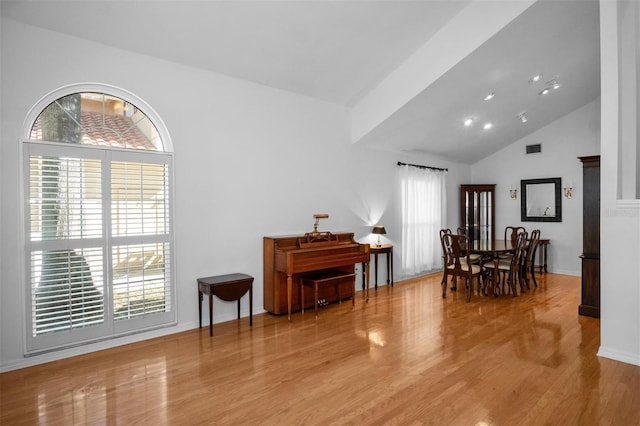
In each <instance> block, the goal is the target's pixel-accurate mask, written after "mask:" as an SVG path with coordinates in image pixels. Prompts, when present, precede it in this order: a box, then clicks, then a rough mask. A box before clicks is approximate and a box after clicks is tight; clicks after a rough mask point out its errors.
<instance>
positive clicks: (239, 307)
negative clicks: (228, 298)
mask: <svg viewBox="0 0 640 426" xmlns="http://www.w3.org/2000/svg"><path fill="white" fill-rule="evenodd" d="M238 319H240V299H238Z"/></svg>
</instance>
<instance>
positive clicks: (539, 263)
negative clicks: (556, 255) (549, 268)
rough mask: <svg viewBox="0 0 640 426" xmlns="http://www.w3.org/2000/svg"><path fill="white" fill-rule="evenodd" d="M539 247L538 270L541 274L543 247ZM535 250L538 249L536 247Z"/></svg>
mask: <svg viewBox="0 0 640 426" xmlns="http://www.w3.org/2000/svg"><path fill="white" fill-rule="evenodd" d="M539 246H540V252H539V253H538V257H539V259H538V268H539V269H540V273H541V274H542V266H543V265H544V262H543V257H542V256H543V255H542V252H543V251H544V245H542V244H539ZM537 249H538V247H536V250H537Z"/></svg>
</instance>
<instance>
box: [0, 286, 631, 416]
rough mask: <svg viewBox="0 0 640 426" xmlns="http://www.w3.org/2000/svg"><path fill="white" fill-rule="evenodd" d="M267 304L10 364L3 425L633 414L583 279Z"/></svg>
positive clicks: (625, 370)
mask: <svg viewBox="0 0 640 426" xmlns="http://www.w3.org/2000/svg"><path fill="white" fill-rule="evenodd" d="M439 282H440V274H436V275H430V276H427V277H424V278H422V279H414V280H410V281H405V282H399V283H396V286H395V288H393V289H388V288H386V287H382V288H381V289H379V290H378V292H377V294H373V292H372V297H371V300H370V301H369V303H368V305H365V304H364V303H363V301H362V299H361V296H362V293H360V292H358V294H357V297H358V298H357V301H356V308H355V310H351V303H349V302H347V303H342V304H341V305H331V306H329V307H326V308H324V309H322V310H321V311H320V316H319V318H318V320H317V321H316V320H315V318H314V315H313V311H307V313H306V314H305V315H304V316H302V315H301V314H300V313H296V314H294V315H293V316H292V321H291V322H288V321H287V318H286V316H272V315H270V314H262V315H256V316H255V317H254V325H253V328H250V327H249V324H248V320H247V318H243V319H242V320H240V321H231V322H228V323H224V324H216V325H215V326H214V336H213V337H212V338H210V337H209V334H208V328H202V329H201V330H192V331H188V332H184V333H179V334H174V335H171V336H167V337H164V338H159V339H154V340H148V341H146V342H141V343H136V344H132V345H128V346H123V347H119V348H115V349H110V350H106V351H102V352H96V353H93V354H89V355H84V356H79V357H76V358H71V359H66V360H61V361H57V362H53V363H49V364H45V365H40V366H36V367H30V368H26V369H22V370H17V371H12V372H7V373H4V374H1V375H0V386H1V387H0V392H1V394H0V396H1V403H0V424H2V425H21V424H55V425H71V424H96V425H98V424H125V425H128V424H142V425H145V424H149V425H164V424H171V425H182V424H189V425H190V424H220V425H226V424H243V425H256V424H267V425H302V424H304V425H315V424H319V425H333V424H357V425H361V424H375V425H379V424H394V425H395V424H398V425H420V424H433V425H534V424H535V425H537V424H541V425H542V424H549V425H616V426H617V425H638V424H640V367H637V366H632V365H628V364H623V363H619V362H615V361H611V360H608V359H604V358H598V357H597V356H596V355H595V354H596V351H597V350H598V345H599V320H597V319H593V318H587V317H581V316H578V314H577V312H578V304H579V299H580V282H579V278H576V277H569V276H562V275H555V274H547V275H546V276H544V277H543V278H541V279H540V287H539V288H538V289H536V290H534V291H530V292H528V293H527V294H526V295H524V296H519V297H517V298H513V297H510V296H505V297H500V298H493V297H481V296H477V295H474V298H473V300H472V302H471V303H466V302H465V295H464V292H462V291H460V292H459V293H453V294H452V293H449V294H448V296H447V298H446V299H445V300H443V299H442V297H441V293H440V285H439Z"/></svg>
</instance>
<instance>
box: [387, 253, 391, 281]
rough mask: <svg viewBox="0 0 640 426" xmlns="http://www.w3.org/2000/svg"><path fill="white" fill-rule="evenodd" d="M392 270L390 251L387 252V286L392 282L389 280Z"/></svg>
mask: <svg viewBox="0 0 640 426" xmlns="http://www.w3.org/2000/svg"><path fill="white" fill-rule="evenodd" d="M390 270H391V264H390V262H389V253H387V287H388V286H389V284H390V281H389V272H390Z"/></svg>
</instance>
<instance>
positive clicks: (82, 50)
mask: <svg viewBox="0 0 640 426" xmlns="http://www.w3.org/2000/svg"><path fill="white" fill-rule="evenodd" d="M0 28H1V37H0V43H1V45H0V52H1V55H2V57H1V68H0V73H1V74H0V75H1V76H2V79H1V82H0V83H1V86H0V107H1V110H2V126H1V130H2V133H1V135H0V154H1V155H0V172H1V173H0V182H1V186H0V203H1V209H0V220H1V222H0V225H1V228H0V230H1V243H0V244H1V245H0V252H1V253H2V254H3V257H2V265H1V266H2V267H1V268H0V269H1V270H0V293H1V295H2V297H1V298H0V371H4V370H8V369H14V368H19V367H23V366H27V365H32V364H37V363H41V362H45V361H49V360H53V359H58V358H62V357H67V356H72V355H76V354H79V353H84V352H89V351H92V350H98V349H102V348H106V347H110V346H114V345H116V344H123V343H127V342H131V341H137V340H142V339H145V338H150V337H154V336H159V335H164V334H170V333H174V332H178V331H182V330H187V329H191V328H194V327H197V326H198V318H197V314H198V309H197V289H196V285H195V282H196V281H195V280H196V278H197V277H202V276H208V275H216V274H224V273H231V272H244V273H248V274H251V275H253V276H254V277H255V281H254V290H255V291H254V312H261V311H262V310H263V309H262V296H263V293H262V283H263V280H262V237H263V236H265V235H282V234H300V233H304V232H308V231H310V230H311V229H312V225H313V217H312V216H313V214H314V213H329V215H330V218H329V219H326V220H323V221H321V223H320V229H321V230H331V231H353V232H355V233H356V238H358V239H359V240H367V239H368V238H369V232H370V229H371V228H370V226H371V225H373V224H375V223H381V224H384V225H385V226H386V229H387V232H388V234H387V236H386V237H387V241H389V242H392V243H394V244H396V250H394V257H395V258H396V265H399V259H400V252H399V241H400V240H399V238H400V229H401V228H400V219H399V214H398V211H397V206H396V203H395V200H396V196H397V184H396V173H397V166H396V162H397V161H404V162H411V163H419V164H426V165H431V166H436V167H447V168H449V185H448V197H449V199H453V200H457V193H458V186H457V185H458V184H459V183H461V182H462V181H467V180H468V179H469V177H470V167H469V166H467V165H460V164H455V163H450V162H446V161H442V160H439V159H436V158H431V157H428V156H422V157H418V156H412V157H408V156H396V155H394V154H390V153H383V152H376V151H370V150H366V149H363V148H361V147H359V146H358V145H357V144H356V145H352V144H351V143H350V132H351V129H350V127H349V124H348V123H349V111H348V110H346V109H345V108H343V107H340V106H336V105H333V104H329V103H326V102H321V101H317V100H314V99H311V98H308V97H304V96H300V95H296V94H292V93H288V92H284V91H280V90H275V89H272V88H267V87H264V86H260V85H256V84H252V83H249V82H245V81H241V80H237V79H233V78H229V77H225V76H222V75H218V74H214V73H209V72H204V71H201V70H197V69H194V68H188V67H185V66H182V65H179V64H175V63H171V62H166V61H161V60H156V59H154V58H150V57H146V56H142V55H137V54H133V53H129V52H125V51H121V50H116V49H112V48H109V47H106V46H103V45H100V44H96V43H91V42H88V41H85V40H81V39H77V38H73V37H68V36H64V35H61V34H57V33H53V32H49V31H45V30H41V29H38V28H35V27H30V26H26V25H23V24H20V23H17V22H15V21H11V20H6V19H3V20H2V22H1V27H0ZM194 48H201V46H196V47H194ZM92 81H93V82H100V83H105V84H110V85H113V86H117V87H119V88H122V89H125V90H128V91H130V92H132V93H134V94H135V95H136V96H138V97H140V98H141V99H143V100H144V101H146V102H147V103H148V104H149V105H151V106H152V107H153V108H154V109H155V110H156V112H157V113H158V114H159V115H160V116H161V117H162V119H163V121H164V122H165V124H166V126H167V128H168V129H169V132H170V134H171V138H172V142H173V146H174V150H175V190H176V191H175V194H176V203H175V235H176V250H177V254H176V257H177V262H178V263H177V274H176V275H177V288H178V294H177V298H178V325H177V326H176V327H171V328H167V329H161V330H157V331H154V332H148V333H144V334H141V335H135V336H129V337H125V338H121V339H117V340H115V341H108V342H103V343H98V344H93V345H89V346H85V347H82V348H75V349H69V350H63V351H57V352H53V353H50V354H44V355H39V356H35V357H30V358H27V359H25V358H23V355H22V354H23V348H24V332H25V331H24V328H25V326H24V321H23V318H24V286H25V285H26V284H25V282H24V273H23V270H24V260H23V257H24V249H23V248H24V236H23V233H24V231H23V218H22V215H23V212H22V208H21V206H22V194H21V192H20V181H21V171H20V162H21V161H20V160H21V154H20V143H19V138H20V137H21V136H23V133H22V131H23V121H24V120H25V117H26V116H27V113H28V111H29V109H30V108H31V107H32V106H33V105H35V104H36V103H37V101H38V100H39V99H40V98H41V97H43V96H44V95H46V94H47V93H49V92H52V91H53V90H55V89H57V88H59V87H62V86H66V85H68V84H72V83H84V82H92ZM449 216H450V217H454V218H455V217H457V207H456V208H455V209H454V210H453V212H452V211H450V212H449ZM395 272H396V276H397V277H400V275H401V272H400V271H399V268H398V267H396V270H395ZM380 273H381V274H384V273H385V271H384V268H381V269H380ZM358 288H360V283H358ZM242 312H243V315H244V316H246V315H248V307H247V304H246V301H244V300H243V303H242ZM233 318H235V304H234V303H225V302H222V301H219V300H217V299H216V300H214V322H220V321H227V320H231V319H233ZM205 323H206V320H205Z"/></svg>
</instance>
